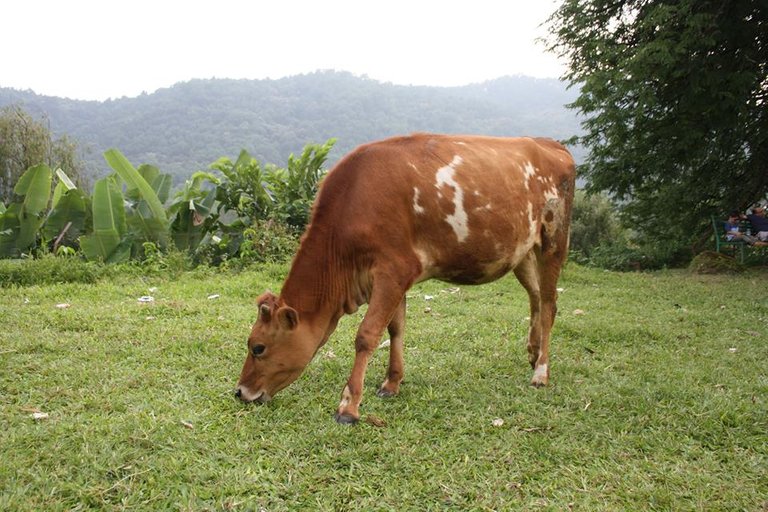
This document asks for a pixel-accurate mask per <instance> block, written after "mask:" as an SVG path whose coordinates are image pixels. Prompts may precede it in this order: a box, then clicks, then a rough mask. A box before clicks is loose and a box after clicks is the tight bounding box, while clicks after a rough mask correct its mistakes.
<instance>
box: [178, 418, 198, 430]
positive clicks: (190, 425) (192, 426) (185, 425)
mask: <svg viewBox="0 0 768 512" xmlns="http://www.w3.org/2000/svg"><path fill="white" fill-rule="evenodd" d="M179 423H181V426H183V427H185V428H195V426H194V425H193V424H191V423H190V422H188V421H184V420H181V421H180V422H179Z"/></svg>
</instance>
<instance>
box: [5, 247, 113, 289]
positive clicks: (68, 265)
mask: <svg viewBox="0 0 768 512" xmlns="http://www.w3.org/2000/svg"><path fill="white" fill-rule="evenodd" d="M104 274H105V268H104V266H103V265H101V264H98V263H93V262H87V261H83V260H82V259H80V258H75V257H55V256H53V255H51V254H48V255H45V256H43V257H41V258H39V259H34V260H33V259H23V260H0V287H10V286H31V285H46V284H56V283H95V282H96V281H98V280H99V278H101V277H102V276H103V275H104Z"/></svg>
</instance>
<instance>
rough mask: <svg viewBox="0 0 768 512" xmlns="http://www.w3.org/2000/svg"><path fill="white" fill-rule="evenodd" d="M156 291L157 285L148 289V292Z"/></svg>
mask: <svg viewBox="0 0 768 512" xmlns="http://www.w3.org/2000/svg"><path fill="white" fill-rule="evenodd" d="M156 291H157V286H153V287H152V288H150V289H149V293H155V292H156Z"/></svg>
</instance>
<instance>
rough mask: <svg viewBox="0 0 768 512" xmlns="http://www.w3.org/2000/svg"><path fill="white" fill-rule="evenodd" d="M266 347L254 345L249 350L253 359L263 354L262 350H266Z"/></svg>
mask: <svg viewBox="0 0 768 512" xmlns="http://www.w3.org/2000/svg"><path fill="white" fill-rule="evenodd" d="M266 348H267V347H265V346H264V345H254V346H253V348H252V349H251V354H253V357H259V356H260V355H262V354H263V353H264V350H266Z"/></svg>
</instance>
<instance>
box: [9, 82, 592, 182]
mask: <svg viewBox="0 0 768 512" xmlns="http://www.w3.org/2000/svg"><path fill="white" fill-rule="evenodd" d="M575 98H576V91H575V90H573V91H569V90H567V89H566V86H565V84H564V83H562V82H560V81H559V80H556V79H536V78H530V77H523V76H515V77H503V78H498V79H496V80H490V81H487V82H483V83H479V84H472V85H466V86H462V87H415V86H413V87H408V86H399V85H393V84H389V83H382V82H378V81H376V80H372V79H369V78H365V77H358V76H354V75H352V74H350V73H344V72H335V71H322V72H316V73H310V74H304V75H297V76H292V77H288V78H283V79H279V80H227V79H210V80H190V81H188V82H183V83H178V84H176V85H174V86H172V87H169V88H166V89H160V90H158V91H157V92H154V93H151V94H143V95H141V96H139V97H136V98H119V99H113V100H107V101H104V102H94V101H75V100H69V99H64V98H52V97H46V96H39V95H35V94H34V93H32V92H29V91H14V90H12V89H7V88H2V87H0V106H2V105H4V104H8V103H20V102H23V103H24V105H27V106H28V107H29V108H30V109H34V111H42V112H46V114H47V116H48V117H49V118H50V120H51V126H52V127H53V129H54V130H55V131H56V132H57V133H68V134H71V135H72V136H73V137H76V138H77V140H78V141H80V142H81V143H82V144H84V146H85V147H93V148H95V149H96V151H95V152H94V153H93V154H91V155H86V156H87V157H89V160H88V161H89V165H90V168H93V170H94V172H96V173H97V176H99V177H100V176H103V175H104V172H105V171H106V169H105V167H104V162H103V160H102V159H101V152H102V151H104V150H105V149H107V148H109V147H118V148H120V150H121V151H122V152H123V153H124V154H125V155H126V156H127V157H128V158H129V159H130V160H131V161H135V162H145V163H148V164H152V165H155V166H157V167H159V168H160V169H162V170H163V172H166V173H169V174H171V175H172V176H173V177H174V184H178V183H183V181H184V180H185V179H187V178H188V177H189V174H190V172H191V171H194V170H199V169H206V168H207V165H208V164H209V163H210V162H212V161H213V160H215V159H216V158H218V157H219V156H221V155H234V156H237V155H238V153H239V151H240V150H241V149H242V148H245V149H247V151H248V152H249V153H250V154H251V155H252V156H253V157H254V158H256V159H257V160H259V161H261V162H272V163H274V164H276V165H278V166H280V167H284V166H286V165H287V160H286V157H287V155H289V154H291V153H298V152H299V151H300V150H301V148H303V147H304V146H305V145H306V144H307V142H308V141H325V140H328V139H329V138H331V137H335V138H337V139H338V144H336V145H334V148H333V150H332V152H331V153H330V154H329V161H330V162H331V163H333V162H335V161H336V160H338V159H339V158H340V157H341V156H342V155H344V154H346V153H348V152H349V151H350V150H352V149H353V148H355V147H356V146H358V145H360V144H362V143H364V142H369V141H372V140H377V139H381V138H384V137H389V136H392V135H402V134H407V133H412V132H416V131H432V132H445V133H484V134H488V135H544V136H548V137H554V138H557V139H565V138H568V137H571V136H573V135H575V134H577V133H578V132H579V125H578V121H577V118H576V116H575V115H574V114H573V113H572V112H569V111H568V110H567V109H566V108H565V107H564V105H565V104H566V103H570V102H571V101H573V100H574V99H575ZM35 163H37V162H35ZM25 168H26V167H25Z"/></svg>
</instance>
